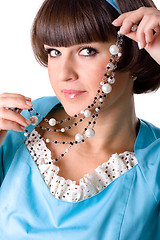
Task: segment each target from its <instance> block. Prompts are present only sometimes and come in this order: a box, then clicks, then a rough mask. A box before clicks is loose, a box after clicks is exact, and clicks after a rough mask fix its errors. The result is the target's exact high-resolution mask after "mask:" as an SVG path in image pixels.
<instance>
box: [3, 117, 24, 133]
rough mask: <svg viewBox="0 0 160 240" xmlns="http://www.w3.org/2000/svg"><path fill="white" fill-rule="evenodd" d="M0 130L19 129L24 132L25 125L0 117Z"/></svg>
mask: <svg viewBox="0 0 160 240" xmlns="http://www.w3.org/2000/svg"><path fill="white" fill-rule="evenodd" d="M0 130H7V131H8V130H13V131H18V132H23V131H25V127H24V126H21V125H20V124H18V123H16V122H12V121H10V120H6V119H2V118H1V119H0Z"/></svg>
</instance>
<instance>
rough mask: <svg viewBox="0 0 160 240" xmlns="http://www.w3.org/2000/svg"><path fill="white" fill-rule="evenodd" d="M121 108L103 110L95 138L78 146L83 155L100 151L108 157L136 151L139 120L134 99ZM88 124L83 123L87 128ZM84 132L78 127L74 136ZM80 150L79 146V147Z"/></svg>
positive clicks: (97, 124) (98, 120)
mask: <svg viewBox="0 0 160 240" xmlns="http://www.w3.org/2000/svg"><path fill="white" fill-rule="evenodd" d="M121 106H122V107H121V108H118V106H117V109H115V107H114V110H112V109H110V110H109V111H108V113H107V114H106V112H107V110H106V109H105V108H103V109H102V111H101V113H100V114H99V117H98V119H97V123H96V125H95V128H94V129H95V136H94V137H93V138H89V139H87V141H85V143H83V144H78V145H79V149H82V146H81V145H83V153H84V154H85V152H86V154H88V152H91V153H92V154H93V153H94V154H98V153H99V152H100V151H104V152H106V154H107V155H111V154H113V153H116V152H117V153H122V152H124V151H134V143H135V140H136V136H137V126H138V119H137V118H136V114H135V108H134V98H132V99H131V101H130V103H128V102H127V103H126V104H125V105H121ZM86 123H87V122H84V123H83V126H84V127H85V126H86ZM78 132H82V126H78V127H77V128H76V129H74V131H73V132H72V134H73V136H74V134H76V133H78ZM77 149H78V146H77Z"/></svg>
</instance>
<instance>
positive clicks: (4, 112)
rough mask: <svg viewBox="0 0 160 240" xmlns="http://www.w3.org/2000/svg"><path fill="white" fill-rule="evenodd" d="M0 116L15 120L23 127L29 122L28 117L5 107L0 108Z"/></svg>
mask: <svg viewBox="0 0 160 240" xmlns="http://www.w3.org/2000/svg"><path fill="white" fill-rule="evenodd" d="M1 118H2V119H6V120H10V121H13V122H16V123H18V124H20V125H22V126H24V127H27V126H29V125H30V124H31V122H30V121H29V120H28V119H25V118H24V117H23V116H22V115H21V114H19V113H16V112H13V111H11V110H8V109H5V108H0V119H1Z"/></svg>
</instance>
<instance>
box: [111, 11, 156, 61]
mask: <svg viewBox="0 0 160 240" xmlns="http://www.w3.org/2000/svg"><path fill="white" fill-rule="evenodd" d="M112 24H113V25H114V26H121V29H120V32H121V34H123V35H126V36H127V37H129V38H131V39H132V40H134V41H136V42H137V43H138V46H139V48H140V49H142V48H144V49H145V50H146V51H147V52H148V53H149V54H150V56H151V57H152V58H153V59H154V60H155V61H156V62H157V63H158V64H160V11H159V10H158V9H156V8H152V7H141V8H139V9H137V10H135V11H130V12H126V13H123V14H122V15H120V16H119V17H118V18H117V19H115V20H114V21H113V23H112ZM135 24H138V28H137V30H136V31H134V32H132V31H131V28H132V26H133V25H135Z"/></svg>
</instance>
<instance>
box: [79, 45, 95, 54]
mask: <svg viewBox="0 0 160 240" xmlns="http://www.w3.org/2000/svg"><path fill="white" fill-rule="evenodd" d="M96 53H98V52H97V50H96V49H94V48H91V47H87V48H83V49H82V50H81V52H80V55H84V56H93V55H95V54H96Z"/></svg>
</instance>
